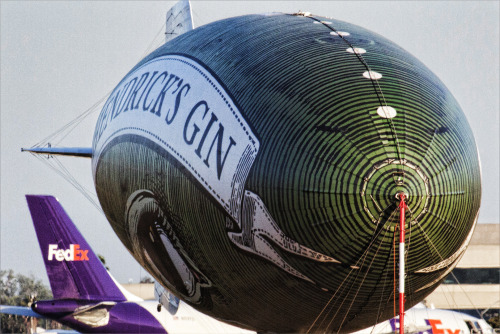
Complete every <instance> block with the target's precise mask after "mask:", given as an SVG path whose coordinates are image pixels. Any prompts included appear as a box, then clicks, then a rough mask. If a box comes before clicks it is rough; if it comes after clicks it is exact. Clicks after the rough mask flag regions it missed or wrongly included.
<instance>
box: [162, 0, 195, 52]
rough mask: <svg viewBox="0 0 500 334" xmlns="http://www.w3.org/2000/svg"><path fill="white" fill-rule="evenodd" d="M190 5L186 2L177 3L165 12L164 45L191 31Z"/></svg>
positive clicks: (182, 0)
mask: <svg viewBox="0 0 500 334" xmlns="http://www.w3.org/2000/svg"><path fill="white" fill-rule="evenodd" d="M193 26H194V24H193V16H192V15H191V4H190V3H189V1H188V0H181V1H178V2H177V3H176V4H175V5H174V6H172V8H170V9H169V11H168V12H167V19H166V23H165V43H166V42H168V41H170V40H172V39H174V38H176V37H177V36H179V35H182V34H184V33H185V32H188V31H191V30H193Z"/></svg>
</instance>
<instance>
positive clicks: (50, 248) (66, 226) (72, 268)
mask: <svg viewBox="0 0 500 334" xmlns="http://www.w3.org/2000/svg"><path fill="white" fill-rule="evenodd" d="M26 199H27V201H28V207H29V209H30V212H31V217H32V219H33V225H34V226H35V231H36V234H37V237H38V242H39V244H40V249H41V251H42V255H43V260H44V263H45V268H46V270H47V275H48V276H49V281H50V287H51V288H52V294H53V295H54V299H86V300H108V301H125V300H126V298H125V296H124V294H123V293H122V292H121V290H120V289H119V287H118V286H117V284H116V283H115V281H114V280H113V279H112V278H111V276H110V275H109V273H108V271H107V270H106V268H104V265H103V264H102V263H101V261H100V260H99V258H98V257H97V256H96V255H95V254H94V252H93V251H92V249H91V248H90V246H89V245H88V243H87V242H86V241H85V239H84V238H83V236H82V235H81V234H80V232H79V231H78V229H77V228H76V226H75V225H74V224H73V222H72V221H71V219H70V218H69V217H68V215H67V214H66V212H65V211H64V209H63V208H62V206H61V204H59V202H58V201H57V200H56V199H55V198H54V197H52V196H38V195H26Z"/></svg>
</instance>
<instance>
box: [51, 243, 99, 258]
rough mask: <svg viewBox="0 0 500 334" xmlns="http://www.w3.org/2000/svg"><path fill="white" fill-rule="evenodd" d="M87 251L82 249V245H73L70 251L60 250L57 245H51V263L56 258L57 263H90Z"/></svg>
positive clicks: (70, 246)
mask: <svg viewBox="0 0 500 334" xmlns="http://www.w3.org/2000/svg"><path fill="white" fill-rule="evenodd" d="M88 252H89V251H88V249H87V250H83V249H80V245H78V244H71V245H69V249H58V246H57V245H54V244H49V256H48V259H49V261H52V260H53V259H54V258H55V259H56V260H57V261H88V260H89V257H88V255H87V253H88Z"/></svg>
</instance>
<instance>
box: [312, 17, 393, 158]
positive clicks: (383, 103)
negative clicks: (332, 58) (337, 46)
mask: <svg viewBox="0 0 500 334" xmlns="http://www.w3.org/2000/svg"><path fill="white" fill-rule="evenodd" d="M309 18H311V19H312V20H314V23H316V24H323V26H325V27H327V28H328V29H330V30H331V32H334V33H336V34H337V36H339V37H340V38H341V39H342V40H343V41H344V42H346V43H347V45H349V47H350V48H352V49H353V50H354V46H353V45H352V44H351V43H350V42H349V41H348V40H347V39H345V38H344V36H349V35H350V34H349V33H345V32H340V31H337V30H336V29H335V28H334V27H332V26H330V25H329V23H330V21H321V20H319V19H317V18H315V17H312V16H309ZM331 32H330V34H331ZM341 33H342V34H341ZM353 54H354V55H355V56H356V57H357V58H358V60H359V61H360V62H361V64H362V65H363V66H364V67H365V68H366V70H367V71H371V68H370V66H368V63H366V61H365V60H364V59H363V57H362V56H361V54H359V53H356V52H353ZM370 81H371V82H372V85H373V87H374V89H375V94H376V95H377V98H378V100H379V103H380V104H381V106H382V107H384V108H385V107H389V106H388V105H387V101H386V99H385V96H384V93H383V92H382V88H381V87H380V85H379V83H378V81H377V80H370ZM379 93H380V95H379ZM379 115H380V114H379ZM386 119H387V121H388V122H389V128H390V130H391V132H392V135H393V137H394V139H393V140H394V143H395V144H396V154H397V156H398V159H399V160H402V159H403V158H402V155H401V148H400V146H399V138H398V136H397V133H396V128H395V127H394V123H393V122H392V119H391V117H387V118H386ZM381 139H382V138H381Z"/></svg>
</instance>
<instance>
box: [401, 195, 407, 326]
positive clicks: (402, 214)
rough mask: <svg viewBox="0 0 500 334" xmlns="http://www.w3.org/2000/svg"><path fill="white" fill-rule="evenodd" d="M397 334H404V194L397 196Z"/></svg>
mask: <svg viewBox="0 0 500 334" xmlns="http://www.w3.org/2000/svg"><path fill="white" fill-rule="evenodd" d="M399 200H400V201H399V236H400V238H399V334H404V332H405V330H404V317H405V209H406V208H407V206H406V204H405V194H404V193H400V194H399Z"/></svg>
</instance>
